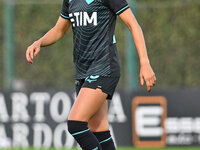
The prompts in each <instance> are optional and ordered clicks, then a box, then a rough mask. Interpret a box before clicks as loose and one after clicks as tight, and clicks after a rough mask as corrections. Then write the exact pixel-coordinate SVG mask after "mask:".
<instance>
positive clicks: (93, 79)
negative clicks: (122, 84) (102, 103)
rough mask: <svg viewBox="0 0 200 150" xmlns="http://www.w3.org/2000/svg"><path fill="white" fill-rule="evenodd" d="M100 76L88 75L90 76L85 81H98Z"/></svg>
mask: <svg viewBox="0 0 200 150" xmlns="http://www.w3.org/2000/svg"><path fill="white" fill-rule="evenodd" d="M98 78H99V75H96V76H93V75H91V76H88V77H87V78H86V79H85V81H87V82H89V83H92V82H95V81H97V79H98Z"/></svg>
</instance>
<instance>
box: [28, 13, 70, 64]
mask: <svg viewBox="0 0 200 150" xmlns="http://www.w3.org/2000/svg"><path fill="white" fill-rule="evenodd" d="M70 25H71V22H70V21H69V20H68V19H64V18H62V17H59V19H58V21H57V23H56V25H55V26H54V27H53V28H52V29H51V30H49V31H48V32H47V33H46V34H45V35H44V36H43V37H42V38H40V39H39V40H37V41H35V42H34V43H33V44H32V45H30V46H29V47H28V48H27V50H26V59H27V61H28V62H30V63H33V58H34V56H37V54H38V53H39V51H40V47H45V46H49V45H52V44H54V43H56V42H57V41H58V40H59V39H61V38H62V37H63V36H64V35H65V33H66V32H67V31H68V29H69V27H70Z"/></svg>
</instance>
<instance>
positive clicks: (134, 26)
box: [119, 8, 156, 92]
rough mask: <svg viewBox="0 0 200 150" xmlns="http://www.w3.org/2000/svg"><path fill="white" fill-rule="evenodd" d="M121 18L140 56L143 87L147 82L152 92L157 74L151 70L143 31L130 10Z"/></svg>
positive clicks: (148, 89)
mask: <svg viewBox="0 0 200 150" xmlns="http://www.w3.org/2000/svg"><path fill="white" fill-rule="evenodd" d="M119 17H120V18H121V20H122V21H123V22H124V23H125V24H126V26H127V27H128V28H129V30H130V32H131V34H132V37H133V40H134V43H135V46H136V49H137V52H138V55H139V59H140V83H141V86H143V85H144V81H145V82H146V86H147V91H149V92H150V91H151V88H152V87H153V86H154V85H155V83H156V76H155V73H154V72H153V69H152V68H151V65H150V62H149V58H148V55H147V50H146V45H145V40H144V36H143V32H142V29H141V27H140V25H139V24H138V22H137V20H136V18H135V16H134V15H133V13H132V11H131V9H130V8H128V9H127V10H125V11H124V12H122V13H121V14H120V15H119Z"/></svg>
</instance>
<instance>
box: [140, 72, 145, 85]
mask: <svg viewBox="0 0 200 150" xmlns="http://www.w3.org/2000/svg"><path fill="white" fill-rule="evenodd" d="M140 85H141V86H143V85H144V78H143V76H142V75H140Z"/></svg>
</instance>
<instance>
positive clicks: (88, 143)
mask: <svg viewBox="0 0 200 150" xmlns="http://www.w3.org/2000/svg"><path fill="white" fill-rule="evenodd" d="M67 124H68V131H69V133H71V135H72V136H73V137H74V138H75V140H76V141H77V142H78V144H79V145H80V146H81V148H82V149H83V150H102V148H101V145H100V144H99V141H98V140H97V138H96V137H95V136H94V134H93V133H92V132H91V131H90V130H89V129H88V123H87V122H81V121H71V120H69V121H68V122H67Z"/></svg>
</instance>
